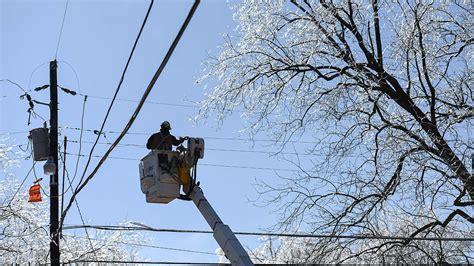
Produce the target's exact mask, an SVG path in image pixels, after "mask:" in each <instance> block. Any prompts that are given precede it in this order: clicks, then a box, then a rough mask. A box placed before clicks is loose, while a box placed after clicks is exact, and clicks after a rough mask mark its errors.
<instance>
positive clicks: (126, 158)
mask: <svg viewBox="0 0 474 266" xmlns="http://www.w3.org/2000/svg"><path fill="white" fill-rule="evenodd" d="M66 154H69V155H75V156H79V157H85V156H86V155H85V154H77V153H66ZM92 157H94V158H102V156H100V155H92ZM108 158H110V159H117V160H126V161H140V159H138V158H128V157H118V156H108ZM200 165H203V166H213V167H225V168H242V169H254V170H270V171H288V172H298V170H296V169H285V168H267V167H254V166H242V165H225V164H207V163H201V164H200Z"/></svg>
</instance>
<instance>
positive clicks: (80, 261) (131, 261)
mask: <svg viewBox="0 0 474 266" xmlns="http://www.w3.org/2000/svg"><path fill="white" fill-rule="evenodd" d="M94 262H96V263H115V264H165V265H166V264H168V265H175V264H177V265H180V264H181V265H194V264H196V265H214V264H216V263H215V262H179V261H136V260H71V261H67V262H61V263H62V264H76V263H94Z"/></svg>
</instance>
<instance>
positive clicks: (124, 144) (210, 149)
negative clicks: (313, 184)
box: [68, 140, 313, 156]
mask: <svg viewBox="0 0 474 266" xmlns="http://www.w3.org/2000/svg"><path fill="white" fill-rule="evenodd" d="M68 141H69V142H72V143H79V141H77V140H68ZM82 143H87V144H92V143H93V142H92V141H83V142H82ZM98 144H99V145H109V143H105V142H99V143H98ZM117 146H120V147H136V148H143V147H144V146H145V145H142V144H134V143H122V144H118V145H117ZM206 150H207V151H221V152H241V153H261V154H268V155H276V154H283V155H299V156H310V155H313V154H312V153H297V152H279V151H259V150H240V149H239V150H236V149H216V148H206Z"/></svg>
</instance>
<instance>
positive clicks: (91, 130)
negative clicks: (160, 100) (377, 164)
mask: <svg viewBox="0 0 474 266" xmlns="http://www.w3.org/2000/svg"><path fill="white" fill-rule="evenodd" d="M61 128H63V129H70V130H80V128H78V127H70V126H63V127H61ZM84 131H87V132H93V133H94V134H97V131H98V130H95V129H84ZM102 132H104V133H110V134H120V133H122V132H119V131H113V130H108V131H102ZM126 134H127V135H142V136H150V135H151V134H153V133H149V132H127V133H126ZM202 138H205V139H215V140H238V141H249V142H273V143H278V142H285V143H302V144H317V143H318V142H316V141H304V140H286V141H279V140H272V139H251V138H247V139H246V138H226V137H209V136H204V137H202Z"/></svg>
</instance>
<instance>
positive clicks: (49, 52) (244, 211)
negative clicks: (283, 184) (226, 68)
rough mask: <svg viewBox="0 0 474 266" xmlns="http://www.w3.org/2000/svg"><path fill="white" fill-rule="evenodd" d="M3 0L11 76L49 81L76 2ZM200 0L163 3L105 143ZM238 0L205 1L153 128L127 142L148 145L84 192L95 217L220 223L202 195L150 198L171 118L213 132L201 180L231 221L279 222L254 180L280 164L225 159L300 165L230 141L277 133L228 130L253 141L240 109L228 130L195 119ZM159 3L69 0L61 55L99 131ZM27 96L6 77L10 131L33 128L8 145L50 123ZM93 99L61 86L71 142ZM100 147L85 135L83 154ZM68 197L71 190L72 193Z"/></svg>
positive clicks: (179, 244)
mask: <svg viewBox="0 0 474 266" xmlns="http://www.w3.org/2000/svg"><path fill="white" fill-rule="evenodd" d="M0 3H1V4H0V9H1V10H0V14H1V62H0V79H6V78H7V79H10V80H12V81H14V82H17V83H18V84H20V85H21V86H22V87H23V88H25V89H26V90H28V89H31V88H34V87H37V86H41V85H44V84H49V67H48V66H49V61H51V60H52V59H53V58H54V55H55V51H56V46H57V42H58V36H59V31H60V27H61V20H62V17H63V12H64V7H65V3H66V2H65V1H52V0H50V1H23V0H22V1H13V0H2V1H1V2H0ZM192 3H193V1H190V0H186V1H185V0H179V1H172V0H167V1H166V0H163V1H155V4H154V7H153V9H152V11H151V14H150V17H149V19H148V22H147V25H146V27H145V29H144V32H143V33H142V37H141V39H140V41H139V44H138V46H137V49H136V52H135V55H134V57H133V58H132V61H131V64H130V66H129V69H128V72H127V74H126V76H125V81H124V83H123V85H122V89H121V92H120V93H119V95H118V98H119V99H126V100H128V101H117V102H116V103H115V105H114V107H113V109H112V112H111V116H110V118H109V120H108V122H107V124H106V126H105V132H106V138H107V139H105V138H101V140H100V142H107V141H108V140H110V141H111V142H113V140H115V138H116V137H117V134H115V133H111V132H109V131H121V130H122V129H123V127H124V125H125V123H126V122H127V121H128V119H129V117H130V115H131V114H132V112H133V110H134V109H135V107H136V105H137V103H136V102H133V101H136V100H139V99H140V97H141V95H142V93H143V91H144V90H145V88H146V86H147V85H148V83H149V81H150V79H151V77H152V76H153V74H154V72H155V71H156V68H157V67H158V65H159V64H160V62H161V60H162V58H163V56H164V54H165V53H166V51H167V49H168V47H169V45H170V43H171V42H172V40H173V38H174V37H175V35H176V33H177V32H178V30H179V27H180V26H181V23H182V21H183V20H184V18H185V17H186V15H187V13H188V10H189V9H190V7H191V5H192ZM235 3H236V1H221V0H202V1H201V5H200V6H199V8H198V10H197V11H196V13H195V16H194V17H193V19H192V21H191V23H190V25H189V26H188V28H187V30H186V32H185V34H184V36H183V37H182V39H181V42H180V43H179V45H178V47H177V48H176V50H175V52H174V54H173V56H172V58H171V60H170V62H169V63H168V65H167V67H166V69H165V70H164V72H163V73H162V75H161V77H160V79H159V80H158V82H157V83H156V84H155V87H154V89H153V91H152V92H151V94H150V95H149V97H148V101H149V102H150V103H147V104H145V106H144V107H143V109H142V111H141V113H140V115H139V116H138V118H137V120H136V122H135V124H134V125H133V126H132V128H131V129H130V131H129V132H132V133H142V134H129V135H127V136H126V137H125V138H124V139H123V140H122V142H121V143H123V144H143V146H142V147H135V146H120V147H118V148H116V149H115V150H114V151H113V152H112V154H111V157H121V158H128V159H116V158H110V159H108V160H107V161H106V162H105V164H104V165H103V167H102V168H101V169H100V170H99V172H98V173H97V175H96V176H95V177H94V179H93V180H92V181H91V182H90V183H89V185H88V186H87V187H86V188H85V189H84V190H83V191H82V192H81V193H80V194H79V196H78V200H79V204H80V206H81V210H82V213H83V214H84V216H85V219H86V221H87V222H88V223H89V224H106V225H116V224H119V223H120V222H124V221H139V222H141V223H144V224H147V225H149V226H153V227H157V228H178V229H201V230H208V229H209V228H208V225H207V224H206V222H205V221H204V219H203V218H202V217H201V215H200V213H199V212H198V211H197V209H196V208H195V206H194V205H193V204H192V203H190V202H183V201H179V200H175V201H173V202H171V203H170V204H168V205H157V204H147V203H146V202H145V197H144V195H143V194H142V193H141V191H140V186H139V173H138V162H139V159H140V158H142V157H144V156H145V155H146V154H147V150H146V149H145V146H144V145H145V143H146V140H147V138H148V134H151V133H153V132H155V131H157V130H158V129H159V124H160V123H161V122H162V121H163V120H168V121H170V122H171V124H172V128H173V130H172V133H173V134H174V135H176V136H195V137H203V138H204V139H205V141H206V148H207V150H206V151H205V158H204V159H203V160H201V164H202V165H201V166H199V168H198V179H199V180H200V182H201V184H202V185H201V187H202V188H203V190H204V192H205V195H206V196H207V197H208V199H209V201H210V202H211V204H212V205H213V207H214V208H215V209H216V211H217V212H218V214H219V215H220V216H221V218H222V219H223V220H224V222H225V223H227V224H228V225H229V226H230V227H231V228H232V229H233V230H234V231H261V229H263V228H267V227H269V226H271V225H273V224H274V223H275V222H276V215H275V214H274V213H272V209H271V208H268V207H266V208H262V207H257V206H255V204H254V203H253V202H252V201H251V200H252V199H256V198H257V196H258V195H257V193H256V192H255V188H254V186H253V184H254V183H255V179H256V178H260V179H262V180H265V181H267V182H270V183H271V182H273V181H275V180H277V175H276V173H275V171H272V170H258V169H248V168H239V167H218V166H215V165H228V166H229V165H230V166H243V167H254V168H279V169H282V168H283V169H292V168H291V165H289V164H287V163H286V162H284V161H281V160H278V159H276V158H274V157H269V156H268V155H266V154H262V153H255V152H241V151H240V152H236V151H233V152H232V151H229V150H246V151H262V150H265V151H272V147H271V143H267V142H255V143H252V142H250V141H238V140H232V141H231V140H222V139H219V138H239V139H248V136H247V135H245V134H243V135H242V134H239V130H240V129H241V128H242V127H243V123H242V121H241V119H240V118H239V116H238V114H236V115H235V116H233V117H231V118H230V119H229V120H227V123H225V124H224V126H223V127H220V128H219V127H217V125H216V124H215V122H214V121H212V120H209V121H207V122H200V123H198V124H193V123H192V122H191V121H190V118H192V117H194V116H195V115H196V114H197V110H198V109H197V108H195V107H193V105H195V102H197V101H199V100H202V99H203V98H204V95H205V93H206V91H205V90H204V87H203V84H196V83H195V80H196V79H197V78H198V77H199V76H200V75H202V74H203V66H202V63H203V61H204V60H205V59H206V58H207V56H208V54H213V55H216V54H217V53H218V51H219V48H218V46H219V44H221V43H222V36H223V34H224V33H226V32H231V31H233V30H234V29H235V28H236V24H235V22H234V21H233V19H232V10H231V9H230V6H232V5H233V4H235ZM148 4H149V2H148V1H132V0H121V1H111V0H110V1H106V0H101V1H85V0H70V1H69V6H68V9H67V14H66V19H65V23H64V29H63V33H62V38H61V42H60V46H59V51H58V56H57V60H58V62H59V63H58V84H59V85H60V86H63V87H67V88H70V89H72V90H75V91H77V92H79V93H81V94H86V95H89V97H88V100H87V103H86V111H85V123H84V128H85V129H99V127H100V124H101V122H102V120H103V118H104V115H105V112H106V110H107V107H108V105H109V102H110V100H108V99H102V98H101V97H104V98H111V97H112V96H113V92H114V90H115V88H116V86H117V84H118V81H119V78H120V75H121V73H122V70H123V68H124V66H125V63H126V60H127V58H128V55H129V53H130V50H131V48H132V45H133V42H134V40H135V37H136V35H137V33H138V30H139V28H140V25H141V23H142V20H143V17H144V15H145V12H146V10H147V8H148ZM71 67H72V68H71ZM76 74H77V78H76ZM21 94H22V92H21V91H20V90H19V89H18V88H16V87H15V86H12V85H11V84H9V83H6V82H0V96H1V97H0V135H3V134H7V133H11V132H23V133H16V134H10V135H9V140H8V142H9V144H26V143H27V133H24V132H25V131H28V130H31V129H33V128H37V127H41V126H42V123H43V120H42V119H40V118H37V119H33V118H32V121H31V125H29V126H28V125H27V121H28V113H27V112H26V110H27V108H28V104H27V102H26V101H25V100H20V99H19V95H21ZM32 96H33V98H34V99H36V100H38V101H43V102H48V101H49V100H48V99H49V92H48V91H47V90H45V91H41V92H33V93H32ZM152 102H154V103H152ZM156 102H158V103H162V104H156ZM82 103H83V97H82V96H80V95H77V96H71V95H69V94H65V93H63V92H61V91H60V94H59V108H60V111H59V125H60V127H62V128H63V129H62V131H61V136H60V139H61V140H62V139H63V137H64V136H67V137H68V139H70V140H73V141H74V140H79V132H78V131H77V130H71V129H67V128H66V127H73V128H76V127H79V126H80V118H81V117H80V115H81V111H82ZM163 103H164V104H163ZM169 104H171V105H169ZM175 105H185V106H181V107H180V106H175ZM35 111H36V112H38V113H39V114H40V115H41V116H43V117H44V118H46V119H47V118H48V116H49V111H48V109H47V107H45V106H38V105H37V107H36V108H35ZM261 138H263V139H265V138H266V137H265V136H261ZM94 140H95V135H94V134H92V133H91V132H85V133H84V141H85V142H91V141H94ZM296 145H298V144H296ZM78 148H79V147H78V144H77V143H72V142H70V143H68V152H69V153H74V154H77V153H78ZM90 148H91V144H88V143H84V144H83V151H82V153H84V154H87V153H88V152H89V149H90ZM107 148H108V146H107V145H99V146H98V147H97V149H96V151H95V152H94V154H95V155H103V154H104V152H105V150H106V149H107ZM222 150H227V151H222ZM76 158H77V157H75V156H74V155H68V157H67V169H68V171H69V172H70V173H72V172H74V164H75V160H76ZM134 159H135V160H134ZM84 161H85V160H84V158H82V159H81V162H80V164H79V172H81V170H82V169H83V168H82V166H84ZM31 163H32V162H31V160H22V161H21V165H20V167H19V168H16V169H14V171H15V174H16V176H17V178H18V179H20V180H21V179H22V178H23V177H24V175H25V174H26V172H27V171H28V170H29V168H30V167H31ZM96 163H97V158H95V159H93V160H92V164H91V167H90V168H89V169H92V168H93V167H94V166H95V165H96ZM205 164H211V165H214V166H211V165H205ZM41 168H42V163H39V164H38V166H37V169H38V170H37V172H38V173H42V169H41ZM283 173H285V172H284V171H283ZM286 173H288V172H286ZM0 178H4V177H3V176H0ZM45 180H48V179H47V178H45ZM32 182H33V177H30V178H29V179H28V180H27V183H26V184H27V185H26V186H25V187H24V188H23V189H24V190H26V189H27V186H28V185H30V184H31V183H32ZM42 184H43V186H47V185H48V182H46V181H43V182H42ZM68 196H70V194H67V195H66V197H68ZM25 200H26V199H25ZM80 223H81V222H80V219H79V216H78V213H77V210H76V209H75V208H74V207H73V208H72V209H71V212H70V213H69V215H68V217H67V218H66V224H80ZM77 233H78V234H82V233H83V232H82V231H78V232H77ZM150 236H151V238H152V240H153V243H154V244H156V245H161V246H168V247H175V248H189V249H195V250H201V251H210V252H213V251H214V250H215V249H216V248H217V247H218V246H217V243H216V242H215V241H214V239H213V238H212V236H210V235H193V234H169V233H166V234H165V233H163V234H161V233H157V234H150ZM239 239H240V240H241V242H242V244H243V245H244V246H247V247H250V248H255V247H256V246H257V245H258V244H259V241H258V239H257V238H256V237H239ZM140 253H141V254H142V255H143V256H144V257H146V258H149V259H151V260H161V261H190V262H199V261H207V262H215V261H217V256H209V255H200V254H191V253H183V252H171V251H160V250H155V249H147V248H144V249H142V250H141V251H140Z"/></svg>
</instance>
